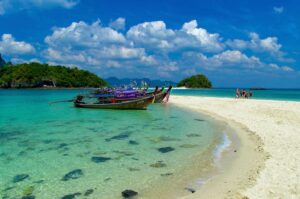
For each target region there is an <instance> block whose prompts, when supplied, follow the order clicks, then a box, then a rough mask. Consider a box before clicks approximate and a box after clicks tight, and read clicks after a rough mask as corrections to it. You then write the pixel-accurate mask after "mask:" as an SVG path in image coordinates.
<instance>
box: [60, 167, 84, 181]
mask: <svg viewBox="0 0 300 199" xmlns="http://www.w3.org/2000/svg"><path fill="white" fill-rule="evenodd" d="M81 176H83V172H82V170H81V169H75V170H73V171H70V172H69V173H67V174H66V175H64V177H63V178H62V181H68V180H71V179H77V178H80V177H81Z"/></svg>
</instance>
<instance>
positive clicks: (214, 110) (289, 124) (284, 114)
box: [171, 96, 300, 199]
mask: <svg viewBox="0 0 300 199" xmlns="http://www.w3.org/2000/svg"><path fill="white" fill-rule="evenodd" d="M171 103H173V104H175V105H177V106H181V107H184V108H189V109H192V110H194V111H199V112H202V113H206V114H209V115H211V116H213V117H216V118H218V119H220V118H221V119H222V120H224V121H226V122H228V123H232V124H236V125H237V126H239V127H238V128H241V129H244V131H237V134H238V137H240V138H241V140H242V142H241V146H240V149H239V151H237V152H236V156H237V158H236V159H237V160H235V161H234V162H233V163H231V165H230V164H229V165H230V168H228V169H227V170H226V171H225V172H224V173H223V174H220V175H219V176H217V177H215V178H214V179H212V180H210V181H209V182H207V184H206V185H205V186H204V187H203V188H202V190H200V191H199V192H196V193H194V194H190V195H189V196H187V197H185V198H197V199H198V198H243V199H246V198H250V199H269V198H278V199H279V198H281V199H285V198H286V199H299V198H300V102H291V101H272V100H253V99H230V98H215V97H192V96H189V97H186V96H172V97H171ZM245 132H248V134H249V135H245V134H247V133H245ZM251 136H254V137H255V136H258V137H259V139H258V140H255V139H254V138H253V137H252V138H251ZM247 139H248V140H250V139H252V140H251V142H247ZM251 148H252V149H254V151H253V150H252V149H251ZM259 154H261V156H260V157H259Z"/></svg>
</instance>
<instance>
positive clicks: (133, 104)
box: [74, 96, 154, 110]
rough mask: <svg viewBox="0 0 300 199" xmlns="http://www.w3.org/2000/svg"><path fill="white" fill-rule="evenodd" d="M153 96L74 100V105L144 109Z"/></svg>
mask: <svg viewBox="0 0 300 199" xmlns="http://www.w3.org/2000/svg"><path fill="white" fill-rule="evenodd" d="M153 98H154V96H149V97H144V98H140V99H135V100H130V101H123V102H117V103H83V102H74V106H75V107H78V108H94V109H124V110H129V109H134V110H145V109H147V107H148V105H149V104H151V103H152V101H153Z"/></svg>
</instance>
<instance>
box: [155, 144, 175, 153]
mask: <svg viewBox="0 0 300 199" xmlns="http://www.w3.org/2000/svg"><path fill="white" fill-rule="evenodd" d="M157 150H158V151H159V152H161V153H168V152H171V151H174V150H175V149H174V148H173V147H169V146H168V147H162V148H158V149H157Z"/></svg>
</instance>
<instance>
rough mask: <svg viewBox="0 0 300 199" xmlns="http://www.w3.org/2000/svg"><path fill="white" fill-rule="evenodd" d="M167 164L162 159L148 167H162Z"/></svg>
mask: <svg viewBox="0 0 300 199" xmlns="http://www.w3.org/2000/svg"><path fill="white" fill-rule="evenodd" d="M166 166H167V165H166V164H165V163H163V162H162V161H157V162H156V163H154V164H150V167H153V168H162V167H166Z"/></svg>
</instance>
